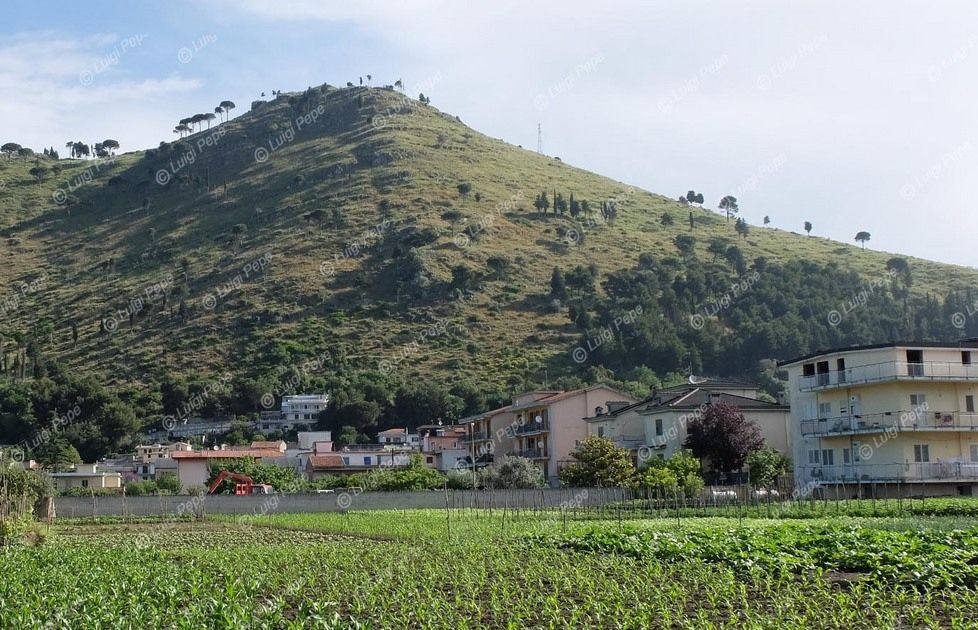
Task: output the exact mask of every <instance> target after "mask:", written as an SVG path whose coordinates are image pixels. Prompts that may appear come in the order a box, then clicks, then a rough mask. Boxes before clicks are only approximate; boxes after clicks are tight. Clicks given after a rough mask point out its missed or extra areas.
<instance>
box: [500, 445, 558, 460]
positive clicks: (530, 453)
mask: <svg viewBox="0 0 978 630" xmlns="http://www.w3.org/2000/svg"><path fill="white" fill-rule="evenodd" d="M509 454H510V455H512V456H513V457H525V458H527V459H550V454H549V453H548V452H547V449H537V448H528V449H524V450H521V451H510V453H509Z"/></svg>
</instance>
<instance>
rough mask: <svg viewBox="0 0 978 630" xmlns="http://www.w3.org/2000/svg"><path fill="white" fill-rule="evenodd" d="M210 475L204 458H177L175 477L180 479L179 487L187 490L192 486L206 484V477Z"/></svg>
mask: <svg viewBox="0 0 978 630" xmlns="http://www.w3.org/2000/svg"><path fill="white" fill-rule="evenodd" d="M209 477H210V467H209V466H208V465H207V460H206V459H203V458H201V459H179V460H177V478H178V479H179V480H180V488H181V489H182V490H183V491H184V492H187V491H189V490H190V488H192V487H194V486H205V487H206V486H207V479H208V478H209Z"/></svg>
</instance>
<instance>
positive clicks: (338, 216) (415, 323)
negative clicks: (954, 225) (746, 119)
mask: <svg viewBox="0 0 978 630" xmlns="http://www.w3.org/2000/svg"><path fill="white" fill-rule="evenodd" d="M37 164H43V165H45V166H46V168H47V172H46V173H45V174H43V175H41V177H40V178H38V177H37V176H36V175H32V174H31V169H32V168H33V167H34V166H35V165H37ZM53 165H54V161H52V160H49V159H47V158H43V157H42V158H32V157H17V156H3V157H0V181H2V182H3V188H2V191H0V231H2V234H0V237H2V239H0V253H2V257H3V260H4V262H5V264H4V265H2V266H0V291H2V294H0V301H2V304H3V316H2V319H0V334H2V341H0V343H2V344H3V346H2V351H0V356H2V357H3V365H2V367H3V372H4V374H5V375H6V376H7V378H8V379H9V380H17V381H22V380H26V379H29V378H30V377H31V376H32V375H33V376H35V377H41V376H44V375H45V374H46V373H47V372H48V371H49V370H50V368H49V367H48V366H49V365H50V364H51V363H52V362H53V361H57V362H59V363H61V364H63V365H64V366H66V368H67V370H68V372H69V373H72V374H74V375H90V376H95V377H97V378H98V379H99V380H100V381H101V382H103V383H105V384H107V385H109V386H110V387H112V388H114V389H117V390H118V391H121V392H126V396H127V397H128V398H129V400H130V401H138V404H139V406H140V409H139V415H140V416H141V417H142V416H144V415H145V416H146V418H145V420H146V422H147V423H149V422H150V418H152V417H153V416H154V414H160V413H163V412H164V411H166V409H167V407H172V406H173V405H174V404H175V403H174V402H173V401H172V400H170V399H168V398H167V396H166V391H163V392H162V393H161V392H160V388H159V386H160V384H161V383H165V382H166V381H177V382H180V381H183V380H186V381H207V380H214V379H217V378H219V377H220V376H221V375H226V374H227V375H230V376H231V377H233V378H234V379H237V381H241V380H243V379H248V383H249V385H248V386H244V385H242V384H240V383H239V384H238V385H236V387H237V388H238V391H239V394H241V395H240V396H239V400H238V402H237V403H235V404H237V405H238V406H239V407H244V410H247V408H248V406H249V404H248V403H249V402H250V405H251V409H252V410H257V409H259V408H261V405H259V401H260V399H261V394H262V393H263V392H264V393H271V394H273V395H274V397H275V398H276V399H277V398H278V397H279V396H281V395H282V394H284V393H290V391H295V390H299V389H309V388H312V387H323V388H326V387H329V388H331V389H332V390H333V391H334V392H335V393H337V398H338V404H342V403H343V401H344V400H345V401H346V402H349V403H352V402H357V401H359V402H372V403H376V404H377V405H378V406H379V408H380V410H381V413H382V414H386V415H384V416H383V417H386V418H388V419H389V420H390V421H394V416H395V415H396V414H388V413H387V409H388V408H390V407H391V406H392V405H396V401H395V400H394V397H395V392H396V391H397V388H398V387H399V386H400V385H398V384H401V385H403V384H417V383H422V382H426V383H427V382H430V383H438V384H444V386H445V388H446V389H451V388H452V387H453V386H456V385H458V384H460V383H464V384H465V390H466V391H465V392H464V393H463V392H459V391H456V392H454V395H455V396H456V397H457V399H460V400H461V401H462V402H460V403H459V404H456V405H454V407H453V409H454V410H453V411H452V413H464V412H466V411H471V407H473V406H476V405H478V404H482V403H484V402H488V401H491V400H494V399H499V398H502V397H504V396H505V394H506V393H507V391H511V390H513V389H519V388H522V387H529V386H532V385H534V384H538V383H543V382H544V381H545V380H549V381H550V384H551V385H553V381H554V380H555V379H560V378H564V379H565V380H564V382H567V383H569V382H571V381H573V380H575V379H584V380H591V379H594V378H604V379H605V380H613V379H617V380H619V381H631V384H628V383H625V384H624V385H623V386H628V387H632V388H633V389H635V390H638V389H639V388H642V387H647V386H648V385H649V384H650V383H652V382H657V381H658V380H660V379H669V378H674V376H670V375H674V374H675V373H676V372H677V371H682V370H684V369H688V368H689V367H690V366H692V367H693V369H694V370H697V371H705V372H711V373H720V374H731V373H736V374H739V373H743V372H744V371H746V370H752V369H753V368H754V367H755V365H756V362H757V359H761V358H787V356H788V355H790V354H793V353H796V352H800V351H808V350H811V349H814V348H816V347H818V346H820V345H824V344H834V343H852V342H860V341H867V340H870V339H867V337H872V338H873V340H875V338H876V337H881V336H897V335H899V336H912V335H918V336H924V337H929V338H941V337H946V338H954V337H956V336H963V335H964V334H965V333H966V332H974V333H978V329H976V330H972V328H974V322H973V321H971V320H972V318H970V317H968V318H967V322H966V323H965V327H964V328H961V327H957V328H955V327H953V326H951V325H950V321H949V319H948V309H949V308H950V309H951V311H950V312H952V313H953V312H956V311H957V310H960V309H961V308H962V306H961V305H966V304H971V303H973V300H972V299H971V296H970V294H968V293H966V292H964V291H965V290H966V289H967V288H968V287H971V286H974V284H975V280H976V279H978V271H976V270H974V269H969V268H961V267H954V266H950V265H944V264H939V263H935V262H930V261H926V260H918V259H905V262H904V263H899V264H897V263H894V262H892V261H891V259H892V258H894V256H893V255H892V254H886V253H881V252H874V251H872V250H863V249H861V248H859V247H857V246H850V245H845V244H841V243H838V242H834V241H830V240H827V239H823V238H819V237H814V236H813V237H809V236H805V235H800V234H795V233H792V232H786V231H783V230H777V229H768V228H762V227H759V226H753V225H751V226H750V227H749V229H747V230H743V231H740V230H735V221H733V220H730V221H728V220H727V219H726V218H725V217H723V216H721V215H719V214H717V213H716V212H714V211H711V210H708V209H704V208H700V207H695V206H693V207H690V206H687V205H684V204H682V203H680V202H677V201H675V200H674V198H667V197H664V196H661V195H657V194H653V193H649V192H646V191H643V190H640V189H637V188H635V187H632V186H629V185H628V184H624V183H621V182H617V181H614V180H611V179H608V178H605V177H601V176H599V175H596V174H593V173H590V172H587V171H584V170H581V169H578V168H575V167H573V166H571V165H569V164H566V163H563V162H562V161H560V160H559V159H557V158H551V157H547V156H543V155H539V154H537V153H534V152H531V151H527V150H525V149H522V148H519V147H515V146H513V145H510V144H507V143H505V142H502V141H500V140H495V139H492V138H488V137H486V136H484V135H482V134H480V133H478V132H476V131H474V130H472V129H470V128H469V127H467V126H465V125H464V124H463V123H462V122H461V121H460V120H458V119H457V118H455V117H452V116H450V115H447V114H444V113H442V112H439V111H438V110H437V109H436V108H434V107H432V106H430V105H426V104H422V103H419V102H418V101H417V100H414V99H411V98H408V97H406V96H404V95H402V94H399V93H398V92H396V91H394V90H393V89H387V88H362V87H355V88H346V89H338V88H334V87H331V86H326V85H324V86H321V87H318V88H310V89H309V90H308V91H306V92H304V93H296V94H284V95H280V96H278V97H277V98H275V99H274V100H271V101H269V102H259V103H255V104H254V105H253V106H252V109H251V111H249V112H247V113H245V114H242V115H240V116H238V117H237V118H235V119H233V120H230V121H228V122H224V123H221V124H212V125H211V127H210V129H206V128H205V129H201V130H200V131H198V132H196V133H193V134H192V135H189V136H188V137H186V138H182V139H179V140H176V141H171V142H168V143H165V144H161V145H160V147H159V148H157V149H152V150H149V151H145V152H134V153H127V154H123V155H120V156H118V157H114V158H109V159H106V160H98V161H96V160H59V161H57V166H58V167H59V168H60V172H57V173H54V172H52V171H51V170H50V167H51V166H53ZM696 184H697V186H702V187H704V188H707V189H708V188H709V182H696ZM542 192H545V193H546V196H547V200H548V203H547V205H548V206H549V207H548V208H543V207H542V204H541V203H540V202H539V201H538V198H539V196H540V195H541V193H542ZM674 192H675V195H676V196H677V197H678V195H679V194H680V192H681V191H674ZM714 192H715V193H717V194H716V195H715V196H716V197H717V198H719V197H720V195H721V194H722V193H724V192H725V191H714ZM555 200H557V201H559V203H560V205H561V207H562V208H563V209H564V211H563V212H561V211H560V210H559V209H557V210H555V208H554V203H553V202H554V201H555ZM584 202H587V203H586V204H585V203H584ZM538 206H540V207H538ZM771 213H772V214H774V215H776V212H775V211H774V210H772V211H771ZM572 215H576V216H572ZM665 215H668V216H669V218H664V217H665ZM669 219H671V221H670V220H669ZM813 220H815V223H816V225H817V217H813ZM691 222H692V225H691ZM800 227H801V226H799V228H800ZM855 227H856V226H854V228H855ZM688 237H692V240H690V239H689V238H688ZM731 247H732V249H731ZM759 259H760V260H759ZM888 264H889V265H890V270H889V271H888V267H887V265H888ZM555 268H557V269H559V270H560V272H559V273H557V274H555V272H554V270H555ZM555 275H556V276H558V278H555V277H554V276H555ZM609 280H611V282H612V284H610V285H609V284H608V281H609ZM562 283H564V284H566V286H562ZM745 283H749V285H750V286H747V284H745ZM806 283H808V284H806ZM867 283H870V284H868V285H867ZM876 283H879V287H880V288H879V289H878V290H873V291H871V292H870V293H869V295H867V296H866V299H865V300H861V298H859V297H858V295H856V294H857V293H858V292H860V291H863V290H864V289H865V288H866V287H867V286H875V285H876ZM735 284H738V285H742V286H744V287H745V289H744V290H743V291H742V295H740V293H741V291H740V290H738V291H736V293H737V294H738V295H734V296H732V297H733V299H732V300H728V304H727V305H726V306H725V305H724V304H725V303H724V302H723V300H722V298H723V296H724V295H725V294H727V293H729V292H730V288H731V287H732V286H734V285H735ZM955 292H957V293H955ZM949 295H950V296H951V299H952V300H958V301H959V302H960V303H959V302H953V303H950V304H945V300H947V299H948V296H949ZM853 300H854V301H855V302H854V303H858V304H859V305H860V306H862V301H865V302H866V303H867V304H868V306H863V308H857V309H854V310H853V312H852V314H851V315H850V314H849V313H847V312H846V313H844V317H843V318H842V320H841V323H840V325H838V326H836V325H833V324H832V322H830V321H828V318H829V315H830V312H831V311H832V310H833V309H838V310H841V311H844V310H845V309H844V308H843V306H842V305H843V304H845V303H846V302H847V301H853ZM713 303H716V304H718V305H719V307H718V308H717V309H712V308H711V304H713ZM874 305H875V306H874ZM636 307H638V308H640V309H641V312H640V313H632V316H631V317H630V318H627V319H626V316H627V314H628V313H629V312H630V311H634V310H635V309H636ZM698 316H701V317H698ZM880 318H885V322H884V324H881V323H880V322H881V320H880ZM619 320H620V321H619ZM762 320H763V322H767V324H766V325H767V326H768V328H764V329H758V326H760V324H761V322H762ZM748 328H750V330H749V334H746V333H747V332H748ZM606 329H608V330H609V333H608V334H606V333H605V332H604V331H605V330H606ZM605 337H606V338H607V341H608V343H603V344H600V345H602V346H603V350H600V351H598V350H595V349H594V348H593V347H592V346H595V343H594V341H595V340H596V339H603V338H605ZM759 340H763V343H762V342H760V341H759ZM612 341H614V343H612ZM577 348H584V349H585V352H586V356H585V357H584V358H583V360H581V356H580V353H576V352H577V350H576V349H577ZM616 348H617V349H618V350H620V351H622V352H624V353H625V354H621V352H614V350H615V349H616ZM663 348H665V349H663ZM745 352H746V353H747V354H745ZM575 353H576V354H575ZM606 367H613V368H614V370H615V372H614V373H613V374H612V373H610V372H608V371H607V370H605V369H604V368H606ZM636 368H637V370H636ZM297 372H298V374H297V375H296V373H297ZM374 385H376V386H377V387H376V389H372V387H373V386H374ZM344 389H345V391H344ZM164 390H166V387H164ZM476 392H481V393H480V394H479V395H476ZM242 400H243V401H245V402H242ZM266 402H267V397H266ZM229 404H230V403H229ZM235 404H230V406H231V407H232V408H233V407H234V406H235ZM265 406H267V405H265ZM232 410H233V409H232ZM238 410H239V411H241V409H238ZM415 411H417V410H415ZM426 413H427V412H426V411H418V412H417V413H416V417H414V418H410V419H408V418H402V419H403V420H405V421H408V422H412V423H413V422H415V421H417V422H420V421H423V420H425V419H426V418H424V417H422V416H424V415H425V414H426ZM432 413H434V412H432ZM438 415H441V414H438ZM445 415H449V414H448V413H447V412H446V414H445ZM380 422H381V423H383V419H381V421H380ZM0 438H2V436H0ZM0 441H2V440H0Z"/></svg>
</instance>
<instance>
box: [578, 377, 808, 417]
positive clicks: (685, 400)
mask: <svg viewBox="0 0 978 630" xmlns="http://www.w3.org/2000/svg"><path fill="white" fill-rule="evenodd" d="M663 394H665V395H663ZM709 404H723V405H730V406H732V407H737V408H739V409H750V410H754V411H757V410H762V411H763V410H771V411H787V410H788V409H789V407H788V405H781V404H778V403H773V402H768V401H766V400H757V399H756V398H747V397H746V396H738V395H736V394H728V393H726V392H719V393H718V392H712V391H710V390H709V389H704V388H702V387H697V386H693V385H689V386H687V387H685V388H684V389H681V390H675V391H671V392H661V393H659V394H656V396H655V397H654V398H653V397H649V398H646V399H645V400H642V401H639V402H637V403H635V404H633V405H629V406H627V407H622V408H621V409H616V410H615V411H611V412H608V413H605V414H602V415H600V416H594V417H592V418H590V419H594V418H609V417H615V416H620V415H621V414H623V413H625V412H626V411H636V412H638V413H655V412H657V411H670V410H673V409H677V410H684V409H698V408H700V407H702V406H703V405H709Z"/></svg>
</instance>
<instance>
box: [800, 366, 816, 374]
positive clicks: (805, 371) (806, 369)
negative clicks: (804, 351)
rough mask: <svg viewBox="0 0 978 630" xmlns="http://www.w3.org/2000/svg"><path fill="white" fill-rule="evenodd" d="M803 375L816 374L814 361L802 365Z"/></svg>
mask: <svg viewBox="0 0 978 630" xmlns="http://www.w3.org/2000/svg"><path fill="white" fill-rule="evenodd" d="M801 375H802V376H815V364H814V363H806V364H805V365H803V366H801Z"/></svg>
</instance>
